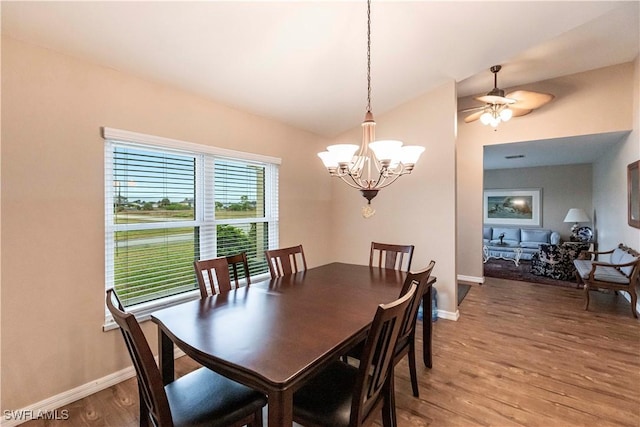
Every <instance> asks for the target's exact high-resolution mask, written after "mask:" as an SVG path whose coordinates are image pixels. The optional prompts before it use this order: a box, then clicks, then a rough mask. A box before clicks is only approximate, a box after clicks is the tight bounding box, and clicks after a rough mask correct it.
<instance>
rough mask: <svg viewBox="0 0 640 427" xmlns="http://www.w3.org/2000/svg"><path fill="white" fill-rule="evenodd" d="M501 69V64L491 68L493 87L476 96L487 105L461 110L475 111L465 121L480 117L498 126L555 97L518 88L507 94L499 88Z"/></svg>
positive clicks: (469, 121) (486, 123)
mask: <svg viewBox="0 0 640 427" xmlns="http://www.w3.org/2000/svg"><path fill="white" fill-rule="evenodd" d="M501 69H502V66H501V65H494V66H493V67H491V68H490V71H491V72H492V73H493V89H492V90H491V92H489V93H487V94H486V95H483V96H477V97H475V98H474V99H477V100H478V101H480V102H484V103H485V105H482V106H479V107H472V108H467V109H466V110H462V111H461V112H463V113H466V112H470V111H474V112H473V113H472V114H469V115H468V116H467V117H465V118H464V121H465V123H471V122H474V121H476V120H478V119H480V121H481V122H482V124H485V125H491V126H492V127H497V126H498V125H499V124H500V122H506V121H507V120H509V119H511V117H519V116H524V115H525V114H529V113H530V112H531V111H533V110H535V109H536V108H540V107H542V106H543V105H545V104H547V103H548V102H550V101H551V100H552V99H553V98H554V96H553V95H551V94H549V93H540V92H531V91H528V90H516V91H514V92H511V93H508V94H507V95H506V96H505V94H504V90H502V89H499V88H498V72H499V71H500V70H501Z"/></svg>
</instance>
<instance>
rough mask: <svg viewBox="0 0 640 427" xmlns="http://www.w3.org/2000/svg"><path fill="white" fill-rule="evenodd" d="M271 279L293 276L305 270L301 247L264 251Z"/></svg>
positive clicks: (305, 262)
mask: <svg viewBox="0 0 640 427" xmlns="http://www.w3.org/2000/svg"><path fill="white" fill-rule="evenodd" d="M265 256H266V257H267V262H268V264H269V273H271V278H272V279H275V278H277V277H282V276H286V275H289V274H294V273H297V272H299V271H303V270H306V269H307V261H306V259H305V256H304V249H303V248H302V245H298V246H292V247H290V248H281V249H271V250H268V251H265Z"/></svg>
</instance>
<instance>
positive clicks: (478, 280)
mask: <svg viewBox="0 0 640 427" xmlns="http://www.w3.org/2000/svg"><path fill="white" fill-rule="evenodd" d="M457 278H458V280H459V281H462V282H471V283H478V284H480V285H481V284H483V283H484V276H483V277H476V276H465V275H463V274H458V276H457Z"/></svg>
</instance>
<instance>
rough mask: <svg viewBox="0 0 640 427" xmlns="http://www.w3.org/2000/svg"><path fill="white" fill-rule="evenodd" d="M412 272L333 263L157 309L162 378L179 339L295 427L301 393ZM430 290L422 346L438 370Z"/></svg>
mask: <svg viewBox="0 0 640 427" xmlns="http://www.w3.org/2000/svg"><path fill="white" fill-rule="evenodd" d="M405 276H406V273H404V272H399V271H396V270H387V269H381V268H378V267H368V266H362V265H352V264H343V263H332V264H327V265H323V266H320V267H316V268H312V269H309V270H307V271H304V272H300V273H296V274H293V275H290V276H284V277H280V278H277V279H271V280H265V281H263V282H256V283H252V284H251V285H250V286H247V287H243V288H239V289H236V290H232V291H231V292H226V293H223V294H219V295H214V296H211V297H207V298H204V299H200V300H196V301H190V302H186V303H183V304H180V305H177V306H174V307H169V308H165V309H162V310H159V311H156V312H154V313H153V314H152V320H153V322H155V323H156V324H157V325H158V331H159V338H158V345H159V359H160V368H161V371H162V377H163V381H164V383H165V384H168V383H170V382H171V381H173V380H174V375H175V373H174V352H173V346H174V344H175V345H176V346H177V347H178V348H180V349H181V350H182V351H184V353H185V354H187V355H188V356H189V357H191V358H193V359H194V360H196V361H197V362H199V363H200V364H202V365H203V366H206V367H208V368H210V369H213V370H214V371H216V372H219V373H221V374H222V375H225V376H227V377H229V378H231V379H233V380H235V381H238V382H240V383H242V384H245V385H247V386H250V387H253V388H255V389H256V390H260V391H261V392H263V393H265V394H266V395H267V397H268V423H269V424H268V425H269V426H271V427H273V426H291V425H292V414H293V393H294V391H295V390H296V389H298V388H299V387H300V386H301V385H302V384H304V382H305V380H306V379H307V378H309V377H311V376H312V375H314V374H315V373H316V372H318V371H319V370H320V369H322V368H323V367H324V366H326V365H327V364H328V363H329V362H331V361H333V360H335V359H337V358H338V357H339V356H341V355H342V354H344V353H345V352H346V350H347V349H349V348H350V347H351V346H353V345H355V344H356V343H358V342H359V341H360V340H362V339H363V338H364V337H365V336H366V333H367V331H368V328H369V327H370V324H371V321H372V320H373V316H374V314H375V311H376V307H377V306H378V305H379V304H381V303H387V302H390V301H393V300H395V299H396V298H398V296H399V292H400V289H401V287H402V283H403V281H404V279H405ZM434 282H435V277H432V278H431V280H430V284H433V283H434ZM427 288H428V291H426V292H425V294H424V296H423V305H424V319H425V322H424V327H423V349H424V363H425V365H426V366H427V367H431V286H428V287H427Z"/></svg>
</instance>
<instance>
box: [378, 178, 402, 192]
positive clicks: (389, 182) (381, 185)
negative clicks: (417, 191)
mask: <svg viewBox="0 0 640 427" xmlns="http://www.w3.org/2000/svg"><path fill="white" fill-rule="evenodd" d="M400 176H401V175H393V176H392V177H391V178H389V181H387V179H385V180H383V181H382V183H381V184H380V185H379V186H377V187H376V189H377V190H380V189H382V188H385V187H388V186H390V185H391V184H393V183H394V182H396V180H397V179H398V178H400Z"/></svg>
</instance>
